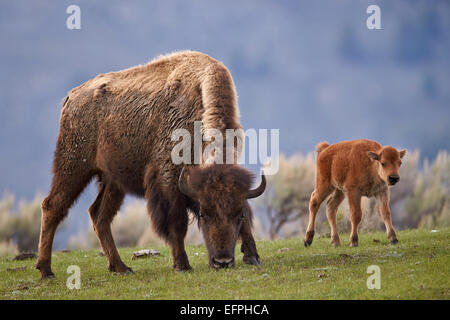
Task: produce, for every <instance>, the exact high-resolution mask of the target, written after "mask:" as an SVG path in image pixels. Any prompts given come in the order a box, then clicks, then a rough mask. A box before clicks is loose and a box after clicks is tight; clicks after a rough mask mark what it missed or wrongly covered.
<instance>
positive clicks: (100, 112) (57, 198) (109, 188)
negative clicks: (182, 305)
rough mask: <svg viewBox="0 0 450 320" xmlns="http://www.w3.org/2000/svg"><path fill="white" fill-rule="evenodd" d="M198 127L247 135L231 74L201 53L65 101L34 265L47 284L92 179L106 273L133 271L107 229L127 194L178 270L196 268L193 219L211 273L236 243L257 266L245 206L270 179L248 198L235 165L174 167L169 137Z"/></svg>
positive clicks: (95, 85)
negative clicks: (70, 216)
mask: <svg viewBox="0 0 450 320" xmlns="http://www.w3.org/2000/svg"><path fill="white" fill-rule="evenodd" d="M194 121H201V122H202V125H203V128H204V129H209V128H211V129H212V128H213V129H216V130H220V132H222V133H224V136H225V130H226V129H240V128H241V126H240V124H239V111H238V105H237V100H236V93H235V89H234V84H233V80H232V78H231V75H230V73H229V71H228V70H227V68H226V67H225V66H224V65H223V64H222V63H220V62H218V61H217V60H214V59H213V58H211V57H209V56H207V55H205V54H202V53H198V52H191V51H184V52H178V53H173V54H170V55H167V56H162V57H159V58H157V59H156V60H154V61H151V62H150V63H148V64H146V65H144V66H137V67H133V68H130V69H126V70H122V71H119V72H111V73H107V74H100V75H98V76H97V77H95V78H94V79H92V80H89V81H87V82H85V83H83V84H82V85H81V86H79V87H77V88H75V89H73V90H72V91H71V92H70V93H69V94H68V96H67V98H66V99H65V101H64V103H63V106H62V110H61V118H60V131H59V136H58V141H57V145H56V151H55V155H54V161H53V180H52V185H51V189H50V192H49V194H48V196H47V197H46V198H45V199H44V201H43V202H42V210H43V212H42V224H41V235H40V243H39V256H38V260H37V264H36V268H37V269H39V270H40V273H41V277H43V278H45V277H50V276H53V273H52V271H51V251H52V243H53V238H54V234H55V231H56V228H57V226H58V224H59V223H60V222H61V220H63V218H64V217H65V216H66V215H67V212H68V210H69V208H70V207H71V205H72V204H73V203H74V201H75V200H76V198H77V197H78V196H79V194H80V193H81V192H82V191H83V189H84V188H85V187H86V185H87V184H88V183H89V182H90V181H91V179H93V178H94V177H96V178H97V179H98V182H99V193H98V196H97V198H96V199H95V201H94V203H93V204H92V205H91V206H90V208H89V214H90V216H91V219H92V222H93V226H94V229H95V232H96V234H97V236H98V238H99V240H100V243H101V246H102V248H103V251H104V253H105V255H106V257H107V258H108V263H109V270H110V271H114V272H120V273H128V272H131V269H130V268H128V267H127V266H126V265H125V264H124V263H123V262H122V260H121V259H120V256H119V254H118V252H117V249H116V246H115V243H114V240H113V237H112V234H111V228H110V224H111V221H112V220H113V217H114V216H115V214H116V213H117V211H118V209H119V208H120V206H121V204H122V201H123V199H124V196H125V194H127V193H130V194H134V195H137V196H141V197H145V199H146V201H147V208H148V211H149V214H150V217H151V220H152V224H153V227H154V230H155V231H156V232H157V233H158V235H159V236H161V237H162V238H163V239H165V240H166V242H167V243H168V245H169V246H170V247H171V250H172V256H173V266H174V268H175V270H176V271H185V270H189V269H190V268H191V267H190V265H189V261H188V258H187V255H186V252H185V249H184V237H185V235H186V231H187V226H188V211H191V212H193V213H194V214H195V216H196V217H197V218H198V220H199V226H200V228H201V230H202V233H203V235H204V239H205V243H206V246H207V249H208V253H209V263H210V266H212V267H215V268H220V267H228V266H231V265H233V264H234V248H235V246H236V241H237V239H238V238H240V239H241V240H242V246H241V251H242V252H243V254H244V262H246V263H249V264H260V259H259V256H258V253H257V250H256V246H255V242H254V239H253V236H252V232H251V227H252V211H251V209H250V206H249V205H248V203H247V199H249V198H254V197H257V196H259V195H260V194H262V193H263V192H264V189H265V183H266V182H265V178H264V176H262V182H261V185H260V186H259V187H257V188H256V189H253V190H251V189H250V188H251V185H252V181H253V176H252V174H251V173H250V172H249V171H247V170H245V169H243V168H241V167H240V166H239V165H238V164H237V160H235V161H234V162H233V163H232V164H223V165H221V164H199V165H189V166H188V165H176V164H175V163H174V162H173V161H172V159H171V151H172V149H173V147H174V146H175V144H176V142H174V141H172V139H171V134H172V133H173V132H174V130H176V129H187V130H189V131H190V132H191V133H192V131H193V128H194ZM203 143H206V142H203ZM235 159H237V156H235ZM182 169H183V170H182Z"/></svg>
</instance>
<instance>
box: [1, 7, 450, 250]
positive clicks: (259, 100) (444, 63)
mask: <svg viewBox="0 0 450 320" xmlns="http://www.w3.org/2000/svg"><path fill="white" fill-rule="evenodd" d="M71 4H76V5H79V6H80V8H81V30H69V29H67V28H66V19H67V17H68V16H69V15H68V14H66V8H67V7H68V6H69V5H71ZM371 4H377V5H379V6H380V8H381V26H382V29H381V30H368V29H367V27H366V19H367V17H368V16H369V15H368V14H367V13H366V8H367V7H368V5H371ZM182 49H191V50H197V51H202V52H205V53H207V54H209V55H211V56H213V57H215V58H216V59H218V60H221V61H222V62H224V63H225V65H226V66H228V68H229V69H230V71H231V73H232V75H233V78H234V81H235V84H236V88H237V92H238V95H239V105H240V110H241V120H242V124H243V126H244V128H279V129H280V151H281V152H282V153H283V154H285V157H283V161H282V164H281V167H280V175H278V176H276V177H272V178H271V179H274V180H273V181H272V185H277V186H287V185H289V183H291V185H290V187H285V188H284V189H283V188H281V187H280V188H278V189H277V190H275V191H274V192H272V193H270V192H269V193H267V194H268V195H267V197H265V198H263V199H260V201H258V202H257V203H255V204H254V207H255V210H256V212H257V214H258V220H257V229H258V234H259V236H260V237H273V236H274V234H275V236H283V235H285V236H286V235H296V234H297V235H303V232H304V230H303V229H304V226H303V224H302V223H303V222H302V217H303V216H306V212H305V209H304V207H302V206H303V205H304V201H305V200H304V199H300V198H296V197H293V196H291V194H293V193H295V192H294V191H296V194H298V195H299V196H302V197H305V196H306V197H307V198H309V194H310V193H311V191H310V189H311V188H312V187H313V182H314V181H313V177H314V165H313V163H314V161H313V160H312V159H311V158H312V157H313V156H312V154H309V155H308V153H309V152H311V151H312V150H314V146H315V144H316V143H317V142H318V141H321V140H327V141H328V142H330V143H334V142H337V141H340V140H348V139H357V138H369V139H374V140H378V141H379V142H381V143H382V144H390V145H393V146H396V147H402V148H407V149H408V150H409V151H408V154H407V158H408V163H409V164H410V166H409V167H408V166H405V167H408V168H409V169H402V170H404V171H405V170H409V171H408V172H409V173H408V174H409V176H408V177H410V178H408V179H409V180H408V179H403V178H402V182H401V183H400V185H399V187H398V189H397V190H398V191H396V192H397V193H398V199H400V200H395V199H394V201H393V202H394V203H393V208H392V210H393V216H394V225H395V226H396V227H397V228H407V227H418V226H430V227H432V226H436V225H442V224H446V223H448V221H447V220H446V219H448V215H449V214H450V213H449V209H448V208H449V188H450V186H449V185H450V178H449V171H450V167H449V156H448V153H447V152H445V150H450V139H449V137H450V90H449V87H450V72H449V70H450V59H449V57H450V2H448V1H427V0H422V1H376V0H372V1H360V0H354V1H349V0H345V1H344V0H340V1H333V0H328V1H325V0H324V1H313V0H310V1H300V0H292V1H287V0H277V1H275V0H271V1H269V0H254V1H250V0H249V1H234V0H233V1H207V0H187V1H185V0H178V1H175V0H168V1H157V0H152V1H127V2H124V1H95V2H93V1H76V0H72V1H45V0H41V1H33V2H30V1H24V0H15V1H2V2H0V150H1V151H0V198H1V197H3V198H2V200H1V201H0V242H1V241H2V240H4V239H6V240H5V241H3V247H4V248H12V247H14V248H16V247H17V246H19V247H21V248H26V249H28V248H33V247H34V246H35V245H36V244H34V243H33V241H28V242H27V241H25V242H27V243H28V244H20V245H19V244H18V243H19V242H20V241H19V239H21V236H20V234H21V232H22V233H24V234H25V233H27V234H33V235H35V234H36V230H37V233H38V232H39V226H36V224H38V223H39V217H40V209H39V202H40V201H41V199H42V197H43V196H45V195H46V193H47V192H48V189H49V186H50V181H51V164H52V156H53V151H54V148H55V143H56V138H57V134H58V120H59V114H60V103H61V100H62V99H63V98H64V97H65V95H66V93H67V92H68V91H69V90H70V89H72V88H73V87H75V86H78V85H80V84H81V83H83V82H84V81H86V80H88V79H90V78H92V77H94V76H96V75H97V74H99V73H105V72H109V71H117V70H120V69H123V68H127V67H130V66H133V65H136V64H145V63H146V62H148V61H149V60H151V59H153V58H154V57H156V56H157V55H159V54H163V53H168V52H171V51H175V50H182ZM414 150H417V151H414ZM440 150H444V151H443V152H441V153H440V154H439V156H438V152H439V151H440ZM302 170H303V171H302ZM283 172H284V173H286V172H288V174H282V173H283ZM302 172H304V173H302ZM405 172H406V171H405ZM405 174H406V173H405ZM292 176H295V177H297V178H298V179H297V180H295V179H293V178H292ZM283 179H285V180H283ZM297 181H300V182H299V183H297ZM406 181H409V183H406ZM293 190H294V191H293ZM430 190H432V191H430ZM2 195H3V196H2ZM95 196H96V189H95V187H94V186H93V185H91V186H90V187H89V188H88V189H87V190H86V191H85V192H84V194H83V195H82V197H81V198H80V199H79V201H78V203H77V204H76V205H75V206H74V207H73V208H72V210H71V212H70V215H69V218H68V219H67V220H66V222H65V224H64V227H62V228H60V230H59V231H58V233H57V236H56V239H55V249H62V248H65V247H67V246H68V245H73V246H88V245H89V241H90V240H89V236H87V235H86V233H87V232H89V230H91V227H90V222H89V216H88V213H87V208H88V207H89V205H90V203H91V202H92V201H93V200H94V199H95ZM268 197H274V198H268ZM302 201H303V202H302ZM265 203H266V204H265ZM268 204H272V205H271V206H269V205H268ZM366 208H367V210H366V211H367V212H373V211H374V210H373V203H371V202H370V201H368V202H367V207H366ZM323 209H324V208H323ZM127 212H128V213H129V214H124V213H127ZM136 212H141V213H136ZM144 212H145V207H144V204H143V203H142V201H141V202H137V200H135V199H128V200H127V201H126V203H125V206H124V207H123V210H122V215H121V216H119V218H121V221H123V223H119V222H117V223H116V224H117V227H116V229H117V230H119V229H120V230H127V228H125V227H123V228H122V229H121V227H120V226H126V223H129V222H126V221H135V220H127V219H125V217H128V216H129V217H131V216H134V217H135V218H133V219H142V215H144V216H145V213H144ZM344 213H345V210H343V213H342V214H344ZM282 214H287V215H288V216H289V217H288V219H287V220H286V221H285V222H283V221H284V220H283V221H282V222H283V226H282V227H281V228H279V229H277V227H276V225H277V223H278V222H277V219H279V218H276V217H275V218H274V216H277V215H278V216H280V217H281V215H282ZM320 216H321V217H322V218H323V219H325V220H326V218H325V215H324V213H321V214H320ZM20 217H22V218H20ZM368 217H372V218H373V215H370V214H368ZM144 218H145V219H146V217H144ZM129 219H132V218H129ZM274 219H275V220H274ZM119 220H120V219H119ZM147 220H148V219H147ZM147 220H146V221H147ZM291 220H293V221H291ZM36 221H37V222H36ZM346 221H348V220H347V219H342V224H343V226H342V227H343V228H345V222H346ZM368 221H369V220H367V225H368V226H369V227H370V228H371V227H374V228H380V226H379V223H378V222H379V221H378V220H377V222H376V223H373V224H370V223H369V222H368ZM445 221H447V222H445ZM146 223H147V225H146V226H149V223H148V222H146ZM130 225H134V226H136V223H131V224H130ZM258 226H259V227H258ZM369 227H368V228H369ZM130 228H132V227H130ZM324 228H325V227H324ZM147 229H148V228H146V230H147ZM21 230H22V231H21ZM24 230H25V231H24ZM27 230H29V231H27ZM124 232H125V231H124ZM145 232H147V235H146V237H147V239H151V238H152V237H153V235H152V234H151V232H150V231H142V232H141V233H140V236H139V239H135V240H133V241H135V243H138V242H139V241H141V242H140V243H146V242H145V241H147V243H148V241H150V240H145V239H144V238H143V237H141V235H144V233H145ZM296 232H297V233H296ZM116 233H119V231H116ZM323 233H325V234H326V228H325V229H324V231H323ZM116 237H119V236H116ZM136 237H137V236H136V235H135V238H136ZM31 238H32V237H31ZM142 239H144V240H142ZM192 239H194V240H192V241H200V240H199V238H198V232H197V233H195V234H194V233H193V235H192ZM118 242H120V241H118ZM30 243H31V244H30ZM121 243H122V244H124V245H127V244H128V242H126V241H125V240H124V242H121ZM5 250H6V249H5Z"/></svg>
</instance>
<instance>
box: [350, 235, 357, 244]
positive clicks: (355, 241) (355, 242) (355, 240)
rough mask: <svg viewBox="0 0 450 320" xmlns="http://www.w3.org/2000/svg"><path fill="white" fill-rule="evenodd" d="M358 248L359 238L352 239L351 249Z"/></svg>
mask: <svg viewBox="0 0 450 320" xmlns="http://www.w3.org/2000/svg"><path fill="white" fill-rule="evenodd" d="M357 246H358V236H353V237H350V247H357Z"/></svg>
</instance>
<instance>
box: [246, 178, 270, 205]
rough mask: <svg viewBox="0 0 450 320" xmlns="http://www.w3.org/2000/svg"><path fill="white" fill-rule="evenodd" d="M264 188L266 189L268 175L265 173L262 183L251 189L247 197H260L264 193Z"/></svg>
mask: <svg viewBox="0 0 450 320" xmlns="http://www.w3.org/2000/svg"><path fill="white" fill-rule="evenodd" d="M264 190H266V176H265V175H264V173H262V174H261V184H260V185H259V186H258V187H257V188H256V189H253V190H249V191H248V193H247V199H252V198H256V197H259V196H260V195H262V194H263V192H264Z"/></svg>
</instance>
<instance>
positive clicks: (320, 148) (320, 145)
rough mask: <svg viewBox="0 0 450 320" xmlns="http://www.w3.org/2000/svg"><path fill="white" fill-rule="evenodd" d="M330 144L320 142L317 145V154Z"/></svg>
mask: <svg viewBox="0 0 450 320" xmlns="http://www.w3.org/2000/svg"><path fill="white" fill-rule="evenodd" d="M329 145H330V144H329V143H328V142H325V141H323V142H319V143H318V144H317V146H316V152H317V154H319V153H321V152H322V151H323V150H325V149H326V148H327V147H328V146H329Z"/></svg>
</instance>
